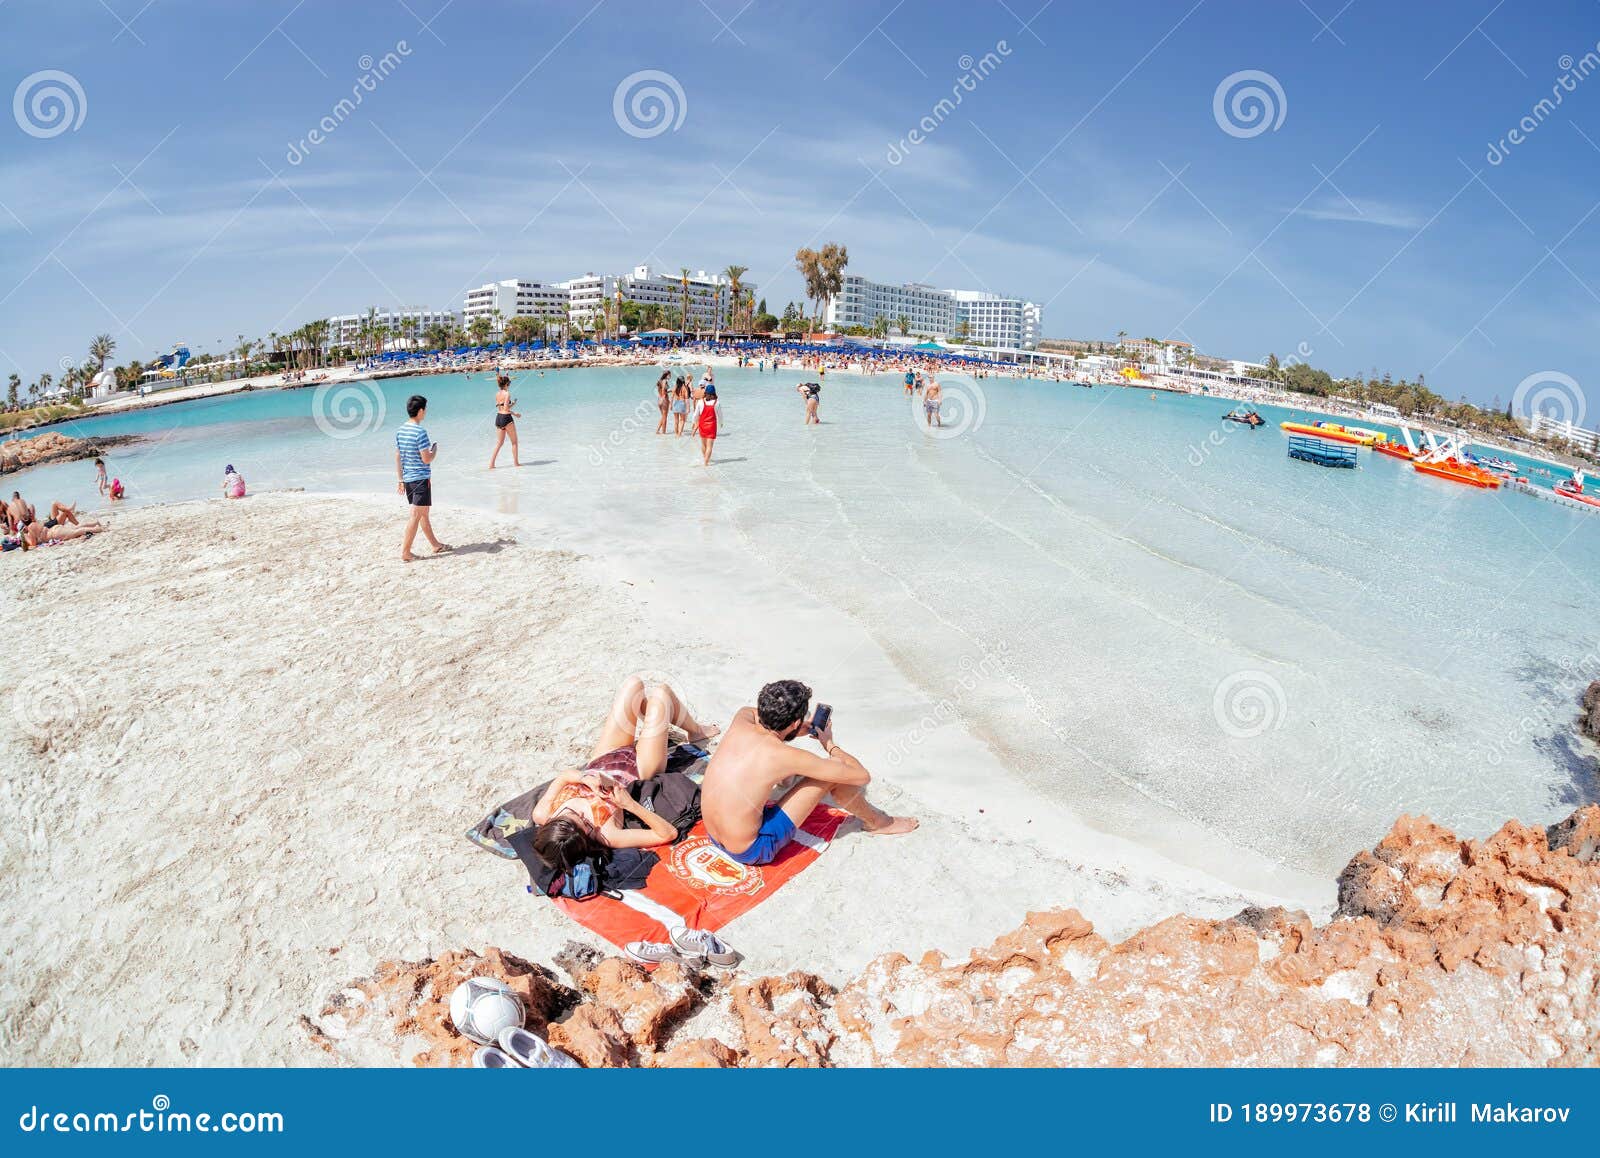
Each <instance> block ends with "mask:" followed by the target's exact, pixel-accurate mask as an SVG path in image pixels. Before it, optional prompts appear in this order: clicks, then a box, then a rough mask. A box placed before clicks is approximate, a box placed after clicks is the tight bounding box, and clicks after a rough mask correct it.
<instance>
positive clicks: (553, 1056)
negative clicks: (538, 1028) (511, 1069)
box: [495, 1025, 579, 1070]
mask: <svg viewBox="0 0 1600 1158" xmlns="http://www.w3.org/2000/svg"><path fill="white" fill-rule="evenodd" d="M500 1050H504V1051H505V1053H506V1055H507V1056H508V1059H509V1060H511V1061H514V1062H516V1064H517V1065H520V1066H522V1067H523V1068H524V1069H530V1070H575V1069H578V1068H579V1066H578V1062H577V1059H575V1058H574V1057H572V1056H571V1055H570V1054H565V1053H562V1052H561V1051H560V1050H559V1049H557V1048H556V1047H555V1046H553V1045H551V1044H550V1043H549V1042H547V1041H545V1039H544V1038H542V1037H540V1036H539V1035H538V1034H536V1033H529V1032H528V1031H527V1030H525V1029H523V1028H522V1026H520V1025H508V1026H506V1027H505V1028H504V1029H502V1030H501V1031H500V1049H499V1050H496V1051H495V1052H496V1053H499V1052H500Z"/></svg>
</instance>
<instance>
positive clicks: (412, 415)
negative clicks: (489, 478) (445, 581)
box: [394, 394, 450, 563]
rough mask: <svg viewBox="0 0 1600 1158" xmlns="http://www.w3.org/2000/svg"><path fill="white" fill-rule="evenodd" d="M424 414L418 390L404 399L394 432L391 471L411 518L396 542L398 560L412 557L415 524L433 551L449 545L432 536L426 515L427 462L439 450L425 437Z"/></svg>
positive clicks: (425, 408)
mask: <svg viewBox="0 0 1600 1158" xmlns="http://www.w3.org/2000/svg"><path fill="white" fill-rule="evenodd" d="M427 415H428V400H427V399H426V398H424V397H423V396H422V395H420V394H413V395H412V396H411V397H410V398H409V399H408V400H407V401H406V421H405V422H403V423H401V425H400V429H399V430H397V431H395V435H394V472H395V476H396V478H397V479H398V481H399V485H398V487H397V488H396V489H398V490H399V492H400V493H401V494H403V495H405V496H406V502H408V503H410V504H411V519H410V521H409V522H407V523H406V534H405V539H404V540H403V541H402V542H401V544H400V561H401V562H402V563H409V562H411V560H412V559H413V558H414V557H415V556H413V555H412V554H411V544H412V541H413V540H415V539H416V537H417V529H418V528H421V530H422V533H423V534H424V535H425V536H427V539H428V542H429V543H431V544H433V553H434V554H435V555H442V554H444V553H445V552H446V551H448V550H449V549H450V548H449V547H448V546H446V545H445V544H443V543H441V542H439V540H438V539H436V538H434V535H433V523H432V521H431V520H430V519H429V517H428V513H429V510H430V509H431V508H432V507H433V467H432V465H431V464H432V462H433V460H434V458H435V457H436V456H437V455H438V453H439V444H438V443H436V442H434V441H433V440H432V439H431V438H429V437H428V432H427V431H426V430H424V429H423V427H422V420H423V419H424V418H426V417H427Z"/></svg>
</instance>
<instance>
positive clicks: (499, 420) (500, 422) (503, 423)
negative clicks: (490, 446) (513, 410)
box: [494, 414, 514, 430]
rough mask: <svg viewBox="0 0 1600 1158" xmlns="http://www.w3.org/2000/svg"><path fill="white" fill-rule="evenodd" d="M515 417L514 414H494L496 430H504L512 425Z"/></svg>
mask: <svg viewBox="0 0 1600 1158" xmlns="http://www.w3.org/2000/svg"><path fill="white" fill-rule="evenodd" d="M513 417H514V415H510V414H496V415H495V416H494V428H495V429H496V430H504V429H505V428H506V427H508V426H510V425H511V420H512V418H513Z"/></svg>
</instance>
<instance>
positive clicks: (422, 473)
mask: <svg viewBox="0 0 1600 1158" xmlns="http://www.w3.org/2000/svg"><path fill="white" fill-rule="evenodd" d="M394 445H395V449H396V450H398V451H399V452H400V481H401V482H421V481H422V480H423V479H425V478H427V477H428V476H429V475H431V474H432V473H433V468H431V467H430V466H429V465H428V464H427V463H425V462H423V461H422V452H423V451H424V450H426V449H427V448H428V447H430V446H432V445H433V442H432V440H431V439H429V438H428V432H427V431H426V430H424V429H423V428H422V424H421V423H420V422H405V423H402V424H401V426H400V429H399V430H397V431H395V432H394Z"/></svg>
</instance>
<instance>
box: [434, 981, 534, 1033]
mask: <svg viewBox="0 0 1600 1158" xmlns="http://www.w3.org/2000/svg"><path fill="white" fill-rule="evenodd" d="M523 1017H524V1011H523V1008H522V998H520V997H518V996H517V995H516V993H515V992H514V991H513V990H512V988H511V986H509V985H507V984H506V983H505V982H504V981H501V980H500V979H499V978H498V977H469V978H468V979H467V980H465V981H463V982H462V983H461V984H460V985H457V986H456V989H455V992H454V993H452V994H451V995H450V1021H451V1023H452V1024H453V1025H454V1026H455V1027H456V1029H457V1031H458V1032H460V1033H461V1034H462V1035H463V1036H464V1037H468V1038H471V1039H472V1040H473V1041H475V1042H477V1043H478V1044H479V1045H493V1044H494V1041H495V1038H497V1037H498V1036H499V1035H500V1031H501V1030H502V1029H505V1028H506V1027H507V1026H512V1025H521V1024H522V1022H523Z"/></svg>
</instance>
